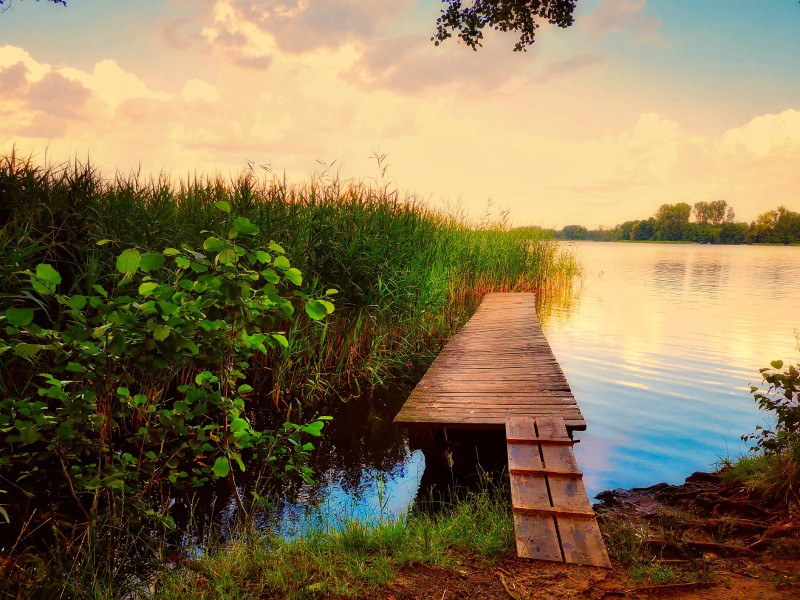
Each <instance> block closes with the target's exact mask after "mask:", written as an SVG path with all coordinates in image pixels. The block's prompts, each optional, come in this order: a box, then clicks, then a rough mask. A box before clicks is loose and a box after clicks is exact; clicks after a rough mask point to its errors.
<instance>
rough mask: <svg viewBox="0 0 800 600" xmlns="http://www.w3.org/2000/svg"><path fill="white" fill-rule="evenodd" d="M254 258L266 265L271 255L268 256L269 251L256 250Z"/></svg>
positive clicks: (270, 260)
mask: <svg viewBox="0 0 800 600" xmlns="http://www.w3.org/2000/svg"><path fill="white" fill-rule="evenodd" d="M256 258H257V259H258V262H260V263H263V264H265V265H268V264H269V263H271V262H272V256H270V254H269V252H264V251H263V250H256Z"/></svg>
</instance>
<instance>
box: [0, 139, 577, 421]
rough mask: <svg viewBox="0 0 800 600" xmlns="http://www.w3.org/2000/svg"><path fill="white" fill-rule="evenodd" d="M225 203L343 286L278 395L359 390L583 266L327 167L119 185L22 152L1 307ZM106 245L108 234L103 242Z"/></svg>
mask: <svg viewBox="0 0 800 600" xmlns="http://www.w3.org/2000/svg"><path fill="white" fill-rule="evenodd" d="M220 200H224V201H227V202H229V203H230V204H231V206H232V209H233V213H234V214H235V215H241V216H246V217H248V218H249V219H250V220H251V221H253V222H254V223H255V224H257V225H258V227H259V229H260V232H261V234H260V240H261V241H262V242H264V243H266V242H268V241H269V240H271V239H273V240H276V241H278V242H279V243H280V244H282V245H283V246H284V247H286V248H287V250H288V255H289V258H290V260H291V262H292V264H293V265H295V266H298V267H299V268H300V269H301V271H302V272H303V275H304V278H305V281H306V291H307V292H311V291H313V290H319V289H326V288H330V287H334V288H336V289H338V290H339V294H338V295H337V310H336V312H335V313H334V315H333V316H332V318H331V319H330V320H329V323H328V324H327V326H326V328H325V331H324V332H323V334H322V335H320V332H319V328H318V326H317V325H316V324H314V323H309V322H308V321H306V320H298V322H297V323H296V324H295V325H294V326H293V327H292V329H291V330H290V331H289V341H290V346H289V349H288V350H287V351H285V352H284V353H283V354H282V355H280V356H273V357H270V358H269V359H268V360H267V361H265V362H263V363H262V365H261V366H262V367H263V369H262V372H261V374H260V379H261V380H262V381H263V382H264V389H262V392H264V394H265V395H269V397H271V399H272V400H273V401H274V402H275V403H276V405H283V406H288V405H290V404H297V405H302V404H304V403H306V402H307V401H308V399H309V398H312V397H321V396H324V395H326V394H330V393H332V392H333V393H339V394H342V393H344V392H345V391H348V390H349V391H352V392H354V393H359V392H360V391H361V390H362V389H363V388H364V387H373V386H377V385H381V384H383V383H385V382H387V381H388V380H389V379H390V378H392V377H396V376H398V375H403V374H408V373H412V372H413V371H414V370H415V368H416V367H418V366H419V365H420V364H423V365H424V364H425V363H427V362H429V361H430V360H432V358H433V356H434V355H435V353H436V352H437V351H438V350H439V348H440V346H441V344H442V342H443V341H444V340H446V339H447V338H448V337H449V335H450V334H451V332H452V331H453V330H454V329H456V328H457V327H459V326H460V325H461V324H462V323H463V322H464V321H465V320H466V318H468V316H469V315H470V313H471V311H472V310H474V308H475V306H476V305H477V302H478V301H479V299H480V297H481V296H482V295H483V294H485V293H487V292H490V291H525V292H529V291H539V292H542V294H543V295H544V292H545V291H546V290H547V288H549V287H564V286H569V285H570V283H571V281H572V279H573V277H574V275H575V274H576V273H578V271H579V267H578V265H577V263H576V261H575V259H574V257H573V255H572V254H571V253H570V252H569V251H568V250H564V249H562V248H561V247H559V246H558V245H557V244H556V243H555V242H551V241H548V240H547V239H545V238H544V237H543V234H542V232H541V231H540V230H536V229H534V228H527V229H521V230H508V229H507V228H506V227H505V226H504V224H503V223H502V222H492V221H491V220H490V219H484V220H482V221H480V222H471V221H469V220H468V219H467V218H466V217H464V216H463V215H459V214H445V213H443V212H439V211H436V210H433V209H431V208H429V207H428V206H426V205H425V204H424V203H423V202H421V201H420V199H419V198H417V197H416V196H413V195H401V194H400V193H398V192H397V191H395V190H393V189H392V188H390V187H388V186H383V187H376V186H374V185H370V184H368V183H365V182H359V181H342V180H339V179H338V178H336V177H333V176H331V175H330V174H329V173H327V172H323V173H319V174H317V175H315V176H314V177H313V178H311V179H310V180H309V181H307V182H305V183H301V184H296V185H290V184H287V183H286V182H285V181H282V180H279V179H276V178H274V177H272V176H271V175H270V174H268V173H258V172H256V171H255V170H253V169H252V168H250V169H247V170H245V171H243V172H242V173H241V174H240V175H239V176H237V177H233V178H229V179H224V178H222V177H219V176H204V175H195V176H192V177H190V178H186V179H181V180H173V179H171V178H170V177H169V176H168V175H166V174H162V175H161V176H159V177H157V178H146V177H143V176H140V175H139V174H136V173H133V174H130V175H128V176H122V175H120V174H117V175H116V176H115V177H113V178H110V179H109V178H104V177H103V176H102V175H101V174H100V173H99V172H97V171H96V170H95V169H94V168H93V167H92V166H91V165H90V164H81V163H78V162H74V163H65V164H61V165H55V166H41V165H36V164H34V163H33V161H32V160H31V159H29V158H21V157H19V156H17V155H16V154H14V153H11V154H9V155H6V156H4V157H2V158H0V309H4V308H5V307H6V306H7V305H10V304H13V303H14V302H15V301H16V300H17V299H18V298H19V295H18V294H19V292H18V290H19V287H20V281H21V279H20V275H19V272H20V271H21V270H23V269H25V268H30V267H31V266H35V265H36V264H38V263H39V262H44V261H46V262H49V263H52V264H53V266H54V267H55V268H56V269H57V270H58V271H59V272H60V273H61V274H62V276H63V277H64V282H63V284H62V288H63V291H71V292H73V293H86V292H87V290H90V289H91V286H92V285H93V284H95V283H102V282H104V281H106V280H108V279H109V278H111V277H113V276H114V260H115V258H116V256H117V255H118V254H119V253H120V252H121V251H122V250H123V249H126V248H128V247H132V246H138V247H140V248H145V249H151V250H156V251H160V250H162V249H163V248H165V247H168V246H177V245H179V244H181V243H189V244H194V245H197V244H198V241H199V240H200V239H202V238H203V237H204V236H203V234H202V232H203V231H205V230H215V229H217V228H219V226H220V220H219V219H220V216H221V213H220V211H219V210H217V209H216V208H215V203H216V202H218V201H220ZM103 239H109V240H112V242H111V243H110V244H107V245H104V246H97V245H96V242H97V241H99V240H103Z"/></svg>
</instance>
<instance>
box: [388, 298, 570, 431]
mask: <svg viewBox="0 0 800 600" xmlns="http://www.w3.org/2000/svg"><path fill="white" fill-rule="evenodd" d="M522 415H527V416H534V417H538V416H558V417H561V418H562V419H563V420H564V423H565V424H566V426H567V427H568V428H569V429H570V430H583V429H586V421H584V419H583V415H582V414H581V411H580V409H579V408H578V404H577V403H576V402H575V398H574V397H573V395H572V391H571V390H570V389H569V384H568V383H567V379H566V378H565V377H564V373H563V372H562V371H561V367H560V366H559V365H558V362H556V358H555V356H553V352H552V350H551V349H550V345H549V344H548V343H547V339H545V337H544V334H543V333H542V328H541V326H540V325H539V320H538V318H537V316H536V298H535V295H534V294H517V293H507V294H506V293H504V294H487V295H486V297H485V298H484V300H483V302H482V303H481V305H480V307H479V308H478V310H477V311H476V312H475V314H474V315H473V317H472V318H471V319H470V320H469V322H468V323H467V324H466V325H464V327H463V328H462V330H461V331H460V332H459V333H458V334H457V335H455V336H454V337H453V339H451V340H450V342H449V343H448V344H447V345H446V346H445V348H444V349H443V350H442V352H441V353H440V354H439V356H438V357H437V358H436V360H435V361H433V364H432V365H431V367H430V369H428V372H427V373H426V374H425V376H424V377H423V378H422V381H420V382H419V384H418V385H417V387H416V388H414V391H413V392H411V395H410V396H409V398H408V400H407V401H406V403H405V405H404V406H403V408H402V409H401V410H400V412H399V413H398V414H397V416H396V417H395V419H394V420H395V422H396V423H407V424H412V423H420V424H428V425H438V426H440V427H459V428H495V429H502V428H504V427H505V423H506V417H510V416H522Z"/></svg>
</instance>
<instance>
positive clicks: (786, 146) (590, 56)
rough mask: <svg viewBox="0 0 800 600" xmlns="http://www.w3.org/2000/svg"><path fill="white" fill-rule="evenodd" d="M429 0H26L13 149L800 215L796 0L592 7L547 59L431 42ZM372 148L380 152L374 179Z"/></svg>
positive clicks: (12, 42) (17, 5)
mask: <svg viewBox="0 0 800 600" xmlns="http://www.w3.org/2000/svg"><path fill="white" fill-rule="evenodd" d="M440 8H441V4H440V3H439V2H437V1H436V0H419V1H417V0H136V1H135V2H132V1H131V0H68V7H67V8H64V7H62V6H57V5H52V4H50V3H46V2H42V3H35V2H33V0H14V1H13V4H12V5H11V8H10V9H9V10H7V11H5V12H3V13H0V152H3V153H8V152H10V151H11V149H12V148H14V149H16V152H17V153H21V154H23V155H32V156H33V157H34V160H35V161H37V162H39V163H44V162H48V161H49V162H51V163H53V164H58V163H61V162H64V161H66V160H70V159H73V158H75V157H77V158H78V159H79V160H84V159H86V157H89V158H90V160H91V162H92V163H93V164H94V165H96V166H97V167H99V168H100V170H101V172H102V173H103V174H104V175H105V176H107V177H113V176H114V175H115V173H116V172H121V173H123V174H125V173H128V172H130V171H131V170H141V171H142V172H143V173H155V174H157V173H160V172H165V173H169V174H170V175H171V176H172V177H173V178H174V179H175V180H178V179H179V178H181V177H185V176H186V175H187V174H195V173H206V174H216V173H219V174H222V175H224V176H228V175H235V174H237V173H239V172H240V171H241V170H242V169H244V168H246V166H247V165H248V163H249V162H252V163H254V164H256V165H269V167H270V168H271V171H272V173H273V174H275V175H276V176H280V177H284V176H286V177H287V178H288V179H289V180H291V181H302V180H304V179H307V178H308V177H310V176H311V175H312V174H314V173H315V172H318V171H320V170H321V169H323V168H324V167H323V166H322V165H330V167H329V172H331V173H336V174H338V175H339V176H340V177H343V178H354V179H357V180H363V181H367V182H372V181H375V182H377V183H379V184H385V183H390V184H391V185H395V186H396V187H397V188H398V189H400V190H401V191H403V192H407V193H409V194H415V195H416V196H418V197H420V198H423V199H425V200H426V201H427V202H429V203H430V204H432V205H433V206H436V207H439V208H442V209H444V210H463V211H465V212H466V213H467V214H469V215H471V216H473V217H474V218H476V219H479V218H481V217H482V215H484V214H486V213H489V214H491V215H496V216H499V215H500V214H501V213H504V214H505V213H507V214H508V219H509V222H510V223H511V224H514V225H540V226H544V227H558V228H560V227H563V226H564V225H568V224H576V223H577V224H582V225H586V226H589V227H596V226H598V225H604V226H606V227H610V226H613V225H615V224H617V223H621V222H623V221H626V220H630V219H641V218H646V217H648V216H651V215H652V214H653V213H654V212H655V211H656V209H657V208H658V207H659V206H660V205H661V204H663V203H675V202H688V203H690V204H694V203H695V202H698V201H711V200H718V199H724V200H726V201H727V202H728V204H730V205H732V206H733V207H734V209H735V211H736V215H737V219H739V220H745V221H750V220H752V219H754V218H755V217H756V216H757V215H758V214H760V213H762V212H764V211H766V210H770V209H774V208H775V207H777V206H778V205H785V206H786V207H787V208H789V209H790V210H800V35H798V33H797V32H798V31H800V3H798V2H797V1H796V0H736V1H731V0H727V1H723V0H705V1H703V2H698V1H697V0H579V1H578V7H577V9H576V12H575V24H574V25H573V26H572V27H570V28H568V29H560V28H557V27H550V26H543V27H542V28H541V29H539V31H538V33H537V39H536V43H535V44H534V46H533V47H532V48H531V49H529V51H528V52H525V53H515V52H512V48H513V46H514V43H515V42H516V40H517V37H516V36H515V35H514V34H511V33H509V34H502V33H495V32H490V33H489V34H488V35H487V36H486V39H485V40H484V47H483V48H481V49H480V50H479V51H478V52H473V51H472V50H471V49H469V48H468V47H466V46H465V45H463V44H459V43H457V42H456V41H455V40H450V41H448V42H446V43H444V44H442V45H440V46H438V47H435V46H434V45H433V43H432V42H431V41H430V38H431V35H432V34H433V31H434V28H435V20H436V17H437V15H438V14H439V10H440ZM376 156H385V158H384V160H383V163H382V166H386V167H387V168H386V171H385V172H382V170H381V168H380V166H379V165H378V162H377V160H376V158H375V157H376Z"/></svg>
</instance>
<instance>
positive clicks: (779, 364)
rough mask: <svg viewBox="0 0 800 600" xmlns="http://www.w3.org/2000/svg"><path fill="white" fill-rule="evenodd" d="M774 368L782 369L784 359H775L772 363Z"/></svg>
mask: <svg viewBox="0 0 800 600" xmlns="http://www.w3.org/2000/svg"><path fill="white" fill-rule="evenodd" d="M769 364H771V365H772V368H773V369H781V368H783V361H782V360H773V361H772V362H771V363H769Z"/></svg>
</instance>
